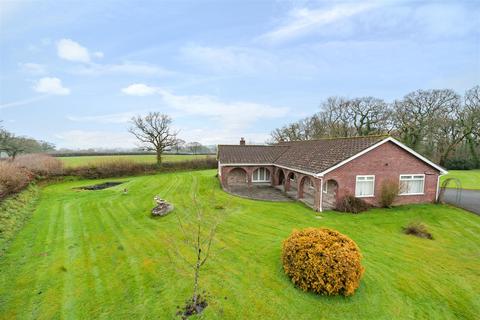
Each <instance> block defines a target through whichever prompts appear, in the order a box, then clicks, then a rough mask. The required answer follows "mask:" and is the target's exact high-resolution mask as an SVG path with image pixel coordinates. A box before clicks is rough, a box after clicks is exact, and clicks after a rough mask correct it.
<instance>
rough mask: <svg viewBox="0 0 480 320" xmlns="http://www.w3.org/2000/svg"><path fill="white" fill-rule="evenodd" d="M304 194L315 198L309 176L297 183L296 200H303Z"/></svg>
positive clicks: (312, 182) (312, 183)
mask: <svg viewBox="0 0 480 320" xmlns="http://www.w3.org/2000/svg"><path fill="white" fill-rule="evenodd" d="M312 186H313V189H312ZM305 194H308V195H311V196H312V197H315V184H314V181H313V180H312V178H311V177H309V176H302V177H301V178H300V180H299V182H298V198H299V199H302V198H304V197H305Z"/></svg>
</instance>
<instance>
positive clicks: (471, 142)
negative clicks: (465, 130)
mask: <svg viewBox="0 0 480 320" xmlns="http://www.w3.org/2000/svg"><path fill="white" fill-rule="evenodd" d="M467 143H468V148H469V149H470V154H471V155H472V160H473V164H474V165H475V168H479V167H480V159H479V158H478V155H477V150H475V140H474V139H473V138H472V137H471V136H470V135H468V136H467Z"/></svg>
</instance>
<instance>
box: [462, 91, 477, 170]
mask: <svg viewBox="0 0 480 320" xmlns="http://www.w3.org/2000/svg"><path fill="white" fill-rule="evenodd" d="M464 105H465V110H464V112H465V116H464V118H463V119H462V124H463V126H464V128H465V131H466V134H465V138H466V141H467V145H468V149H469V151H470V154H471V156H472V160H473V162H474V165H475V167H476V168H480V157H479V155H478V152H477V150H478V149H479V147H480V86H475V87H473V88H471V89H470V90H467V92H465V96H464Z"/></svg>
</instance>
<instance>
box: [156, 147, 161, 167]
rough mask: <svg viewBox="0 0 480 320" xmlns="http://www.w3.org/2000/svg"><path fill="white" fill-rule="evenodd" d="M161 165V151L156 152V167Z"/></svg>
mask: <svg viewBox="0 0 480 320" xmlns="http://www.w3.org/2000/svg"><path fill="white" fill-rule="evenodd" d="M161 165H162V151H160V150H157V166H161Z"/></svg>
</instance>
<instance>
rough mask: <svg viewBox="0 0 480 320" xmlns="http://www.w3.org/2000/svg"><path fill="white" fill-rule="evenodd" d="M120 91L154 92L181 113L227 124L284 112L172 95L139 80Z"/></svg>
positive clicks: (235, 125) (244, 123)
mask: <svg viewBox="0 0 480 320" xmlns="http://www.w3.org/2000/svg"><path fill="white" fill-rule="evenodd" d="M122 92H123V93H125V94H128V95H134V96H147V95H153V94H158V95H159V96H160V97H161V99H162V101H163V103H164V104H165V105H166V106H168V107H170V108H173V109H176V110H178V111H180V112H181V114H183V115H193V116H197V115H198V116H205V117H208V118H210V119H213V120H218V121H219V122H220V125H222V126H224V127H229V128H243V127H247V126H249V125H252V124H253V123H254V122H255V121H257V120H259V119H265V118H278V117H283V116H285V115H286V114H287V113H288V108H285V107H273V106H270V105H266V104H260V103H254V102H244V101H233V102H226V101H221V100H220V99H218V98H217V97H214V96H210V95H183V96H182V95H176V94H173V93H172V92H170V91H168V90H165V89H162V88H159V87H152V86H148V85H145V84H143V83H136V84H132V85H130V86H128V87H126V88H123V89H122Z"/></svg>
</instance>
